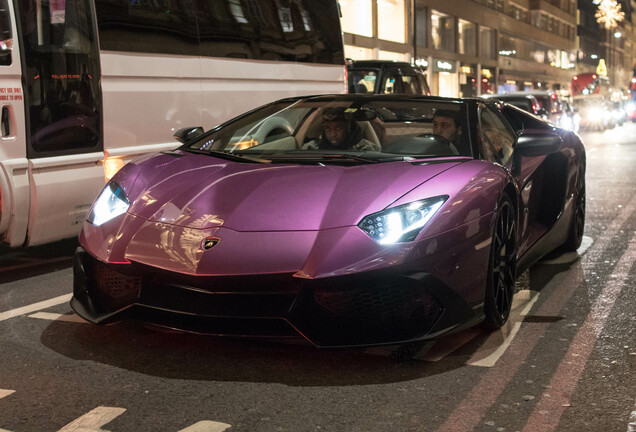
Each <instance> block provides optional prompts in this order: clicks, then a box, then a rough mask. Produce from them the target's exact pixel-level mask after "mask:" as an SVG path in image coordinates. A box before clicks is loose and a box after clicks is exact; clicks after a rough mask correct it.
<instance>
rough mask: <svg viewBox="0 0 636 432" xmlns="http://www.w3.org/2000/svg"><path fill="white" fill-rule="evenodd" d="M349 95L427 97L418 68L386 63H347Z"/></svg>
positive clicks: (424, 76) (428, 93)
mask: <svg viewBox="0 0 636 432" xmlns="http://www.w3.org/2000/svg"><path fill="white" fill-rule="evenodd" d="M347 72H348V75H349V93H358V94H365V93H369V94H371V93H376V94H409V95H424V96H430V95H431V89H430V88H429V86H428V82H427V81H426V75H425V72H424V70H423V69H422V68H420V67H418V66H413V65H411V64H410V63H407V62H396V61H389V60H358V61H354V60H348V61H347Z"/></svg>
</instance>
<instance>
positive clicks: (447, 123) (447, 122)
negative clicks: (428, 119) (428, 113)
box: [433, 109, 462, 154]
mask: <svg viewBox="0 0 636 432" xmlns="http://www.w3.org/2000/svg"><path fill="white" fill-rule="evenodd" d="M433 133H434V134H435V135H440V136H442V137H444V138H446V139H447V140H448V141H449V142H450V144H451V148H452V149H453V151H454V153H455V154H457V148H458V146H459V141H460V138H461V134H462V127H461V125H460V120H459V112H458V111H453V110H445V109H439V110H436V111H435V113H434V114H433Z"/></svg>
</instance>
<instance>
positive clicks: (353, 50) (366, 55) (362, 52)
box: [344, 45, 375, 60]
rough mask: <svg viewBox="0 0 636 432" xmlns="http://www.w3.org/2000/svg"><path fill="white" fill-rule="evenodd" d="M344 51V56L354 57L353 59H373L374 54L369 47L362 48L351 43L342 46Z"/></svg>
mask: <svg viewBox="0 0 636 432" xmlns="http://www.w3.org/2000/svg"><path fill="white" fill-rule="evenodd" d="M344 53H345V57H346V58H350V59H354V60H373V59H375V56H374V54H373V49H371V48H362V47H357V46H352V45H345V46H344Z"/></svg>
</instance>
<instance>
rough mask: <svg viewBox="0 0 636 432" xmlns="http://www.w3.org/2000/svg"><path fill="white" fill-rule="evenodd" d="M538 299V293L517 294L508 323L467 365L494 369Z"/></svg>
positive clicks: (496, 332) (488, 340) (494, 333)
mask: <svg viewBox="0 0 636 432" xmlns="http://www.w3.org/2000/svg"><path fill="white" fill-rule="evenodd" d="M538 298H539V293H538V292H537V291H530V290H523V291H519V292H518V293H517V294H515V296H514V297H513V299H512V309H511V311H510V317H509V318H508V322H507V323H506V324H505V325H504V326H503V327H502V328H501V329H500V330H498V331H495V332H493V333H492V334H491V335H490V336H489V337H488V339H487V340H486V342H485V343H484V344H483V345H482V346H481V347H480V348H479V349H478V350H477V352H475V354H473V356H472V357H471V358H470V360H468V362H467V363H466V364H468V365H470V366H481V367H493V366H494V365H495V363H497V360H499V358H500V357H501V356H502V355H503V353H504V352H505V351H506V350H507V349H508V347H509V346H510V344H511V343H512V340H513V339H514V338H515V336H516V335H517V332H519V329H520V328H521V322H522V321H523V317H525V316H526V315H527V314H528V312H530V309H531V308H532V306H533V305H534V303H535V302H536V301H537V299H538ZM521 308H523V309H521ZM520 309H521V310H520Z"/></svg>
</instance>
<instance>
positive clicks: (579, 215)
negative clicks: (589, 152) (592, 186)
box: [562, 164, 585, 252]
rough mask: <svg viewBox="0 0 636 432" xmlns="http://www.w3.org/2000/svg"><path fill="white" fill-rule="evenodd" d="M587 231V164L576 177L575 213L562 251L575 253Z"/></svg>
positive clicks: (582, 166)
mask: <svg viewBox="0 0 636 432" xmlns="http://www.w3.org/2000/svg"><path fill="white" fill-rule="evenodd" d="M584 229H585V164H583V165H581V167H580V168H579V172H578V175H577V177H576V198H575V202H574V212H573V214H572V221H571V222H570V230H569V232H568V239H567V240H566V241H565V243H563V246H562V249H563V250H565V251H568V252H572V251H575V250H577V249H578V248H579V246H581V242H582V241H583V231H584Z"/></svg>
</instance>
